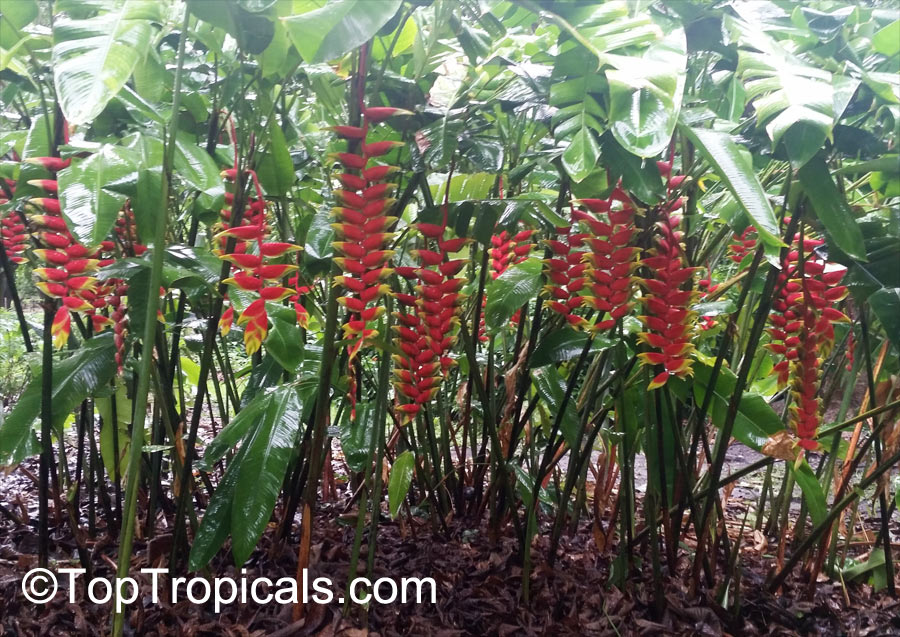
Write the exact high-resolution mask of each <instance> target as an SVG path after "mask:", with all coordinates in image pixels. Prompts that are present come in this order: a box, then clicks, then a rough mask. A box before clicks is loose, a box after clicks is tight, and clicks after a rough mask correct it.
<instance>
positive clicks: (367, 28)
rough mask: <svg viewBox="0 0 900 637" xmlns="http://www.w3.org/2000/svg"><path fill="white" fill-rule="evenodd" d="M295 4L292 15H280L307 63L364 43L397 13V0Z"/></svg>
mask: <svg viewBox="0 0 900 637" xmlns="http://www.w3.org/2000/svg"><path fill="white" fill-rule="evenodd" d="M298 5H300V7H301V10H300V11H298V10H297V9H296V7H297V6H298ZM294 6H295V11H294V13H295V15H292V16H290V17H287V18H282V21H283V22H284V24H285V26H286V27H287V30H288V35H290V37H291V41H292V42H293V43H294V46H295V47H297V51H299V52H300V56H301V57H302V58H303V59H304V60H305V61H306V62H325V61H327V60H332V59H334V58H337V57H340V56H341V55H343V54H344V53H346V52H347V51H352V50H353V49H355V48H356V47H358V46H359V45H361V44H364V43H365V42H367V41H368V40H369V39H370V38H371V37H372V36H373V35H375V34H376V33H377V32H378V30H379V29H380V28H381V27H383V26H384V25H385V24H386V23H387V21H388V20H390V19H391V18H392V17H393V16H394V14H395V13H397V9H399V8H400V0H365V2H361V1H360V0H332V2H329V3H327V4H326V5H325V6H322V7H317V3H314V2H301V3H297V4H295V5H294ZM302 8H306V9H307V11H306V12H303V11H302ZM310 9H311V10H310ZM296 14H299V15H296Z"/></svg>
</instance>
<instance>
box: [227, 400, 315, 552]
mask: <svg viewBox="0 0 900 637" xmlns="http://www.w3.org/2000/svg"><path fill="white" fill-rule="evenodd" d="M265 399H266V402H267V405H266V409H265V411H264V412H263V414H262V418H261V419H260V421H259V422H258V424H257V426H256V428H255V430H254V431H253V432H252V433H251V434H250V436H249V437H248V438H247V439H246V441H245V442H244V445H243V447H244V448H246V452H245V453H244V458H243V460H242V461H241V463H240V466H239V467H238V475H237V483H236V484H235V487H234V501H233V502H232V509H231V552H232V554H233V555H234V562H235V564H237V565H239V566H240V565H241V564H243V563H244V562H245V561H246V560H247V558H248V557H250V553H251V552H252V551H253V548H254V547H255V546H256V542H257V541H258V540H259V538H260V536H261V535H262V533H263V531H264V530H265V529H266V525H267V524H268V523H269V517H270V516H271V515H272V509H274V508H275V500H277V499H278V493H279V492H280V491H281V484H282V482H284V472H285V470H286V469H287V465H288V461H289V460H290V458H291V453H292V451H293V449H294V441H295V439H296V437H297V431H298V430H299V429H300V420H301V419H302V414H303V404H302V402H301V400H300V396H299V394H298V392H297V388H296V387H294V386H281V387H278V388H277V389H274V390H272V391H271V392H269V393H267V394H265Z"/></svg>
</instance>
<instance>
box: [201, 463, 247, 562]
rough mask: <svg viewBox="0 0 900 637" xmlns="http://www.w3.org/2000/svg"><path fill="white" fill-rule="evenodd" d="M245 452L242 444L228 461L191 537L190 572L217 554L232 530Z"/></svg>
mask: <svg viewBox="0 0 900 637" xmlns="http://www.w3.org/2000/svg"><path fill="white" fill-rule="evenodd" d="M245 455H246V452H245V449H244V448H243V447H242V448H241V450H240V451H238V452H237V454H235V456H234V458H232V459H231V462H230V463H229V464H228V468H227V469H226V470H225V475H224V476H222V480H221V481H220V482H219V485H218V486H217V487H216V491H215V493H213V496H212V498H211V499H210V501H209V506H207V507H206V512H205V513H204V514H203V519H202V520H201V521H200V528H198V529H197V535H195V536H194V543H193V544H192V545H191V554H190V557H189V558H188V568H189V569H190V570H192V571H196V570H199V569H201V568H203V567H204V566H206V565H207V564H209V562H210V560H212V558H214V557H215V556H216V553H218V552H219V549H220V548H222V544H224V543H225V539H226V538H227V537H228V534H229V533H230V532H231V511H232V502H233V500H234V492H235V487H236V486H237V479H238V473H239V472H240V468H241V463H242V462H243V460H244V456H245Z"/></svg>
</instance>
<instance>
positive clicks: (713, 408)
mask: <svg viewBox="0 0 900 637" xmlns="http://www.w3.org/2000/svg"><path fill="white" fill-rule="evenodd" d="M711 376H712V366H710V365H706V364H704V363H701V362H700V361H695V362H694V382H693V385H694V399H695V401H696V402H697V404H703V401H704V399H705V397H706V392H707V391H708V387H709V381H710V378H711ZM736 384H737V377H736V376H735V375H734V372H732V371H731V370H730V369H727V368H725V367H723V368H722V369H721V370H719V376H718V378H717V379H716V387H715V390H714V392H713V397H712V402H711V403H710V407H709V418H710V420H712V423H713V424H714V425H715V426H716V427H719V428H721V427H722V426H724V424H725V419H726V416H727V414H728V405H729V403H730V402H731V396H732V394H734V388H735V385H736ZM676 385H677V383H676ZM783 430H784V424H783V423H782V422H781V418H779V417H778V414H776V413H775V411H774V410H773V409H772V407H770V406H769V404H768V403H767V402H766V401H765V399H764V398H763V397H762V396H760V395H759V394H754V393H752V392H744V395H743V396H741V401H740V403H739V405H738V413H737V417H736V418H735V421H734V429H733V431H732V434H731V435H732V436H734V437H735V438H736V439H738V440H740V441H741V442H742V443H744V444H745V445H747V446H748V447H750V448H751V449H754V450H756V451H759V450H760V449H761V448H762V446H763V444H765V442H766V441H767V440H768V439H769V438H770V437H771V436H773V435H774V434H776V433H778V432H780V431H783Z"/></svg>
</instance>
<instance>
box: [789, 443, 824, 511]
mask: <svg viewBox="0 0 900 637" xmlns="http://www.w3.org/2000/svg"><path fill="white" fill-rule="evenodd" d="M788 465H789V466H790V468H791V471H792V472H793V473H794V479H795V480H796V481H797V484H799V485H800V490H801V491H803V498H804V499H805V500H806V506H807V508H808V509H809V515H810V516H811V517H812V521H813V524H819V523H820V522H822V521H823V520H825V518H826V517H827V516H828V504H827V503H826V501H825V492H824V491H822V485H821V484H819V481H818V479H816V474H815V473H814V472H813V470H812V468H811V467H810V466H809V464H808V463H807V462H806V460H805V459H802V460H801V461H800V464H794V463H788Z"/></svg>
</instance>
